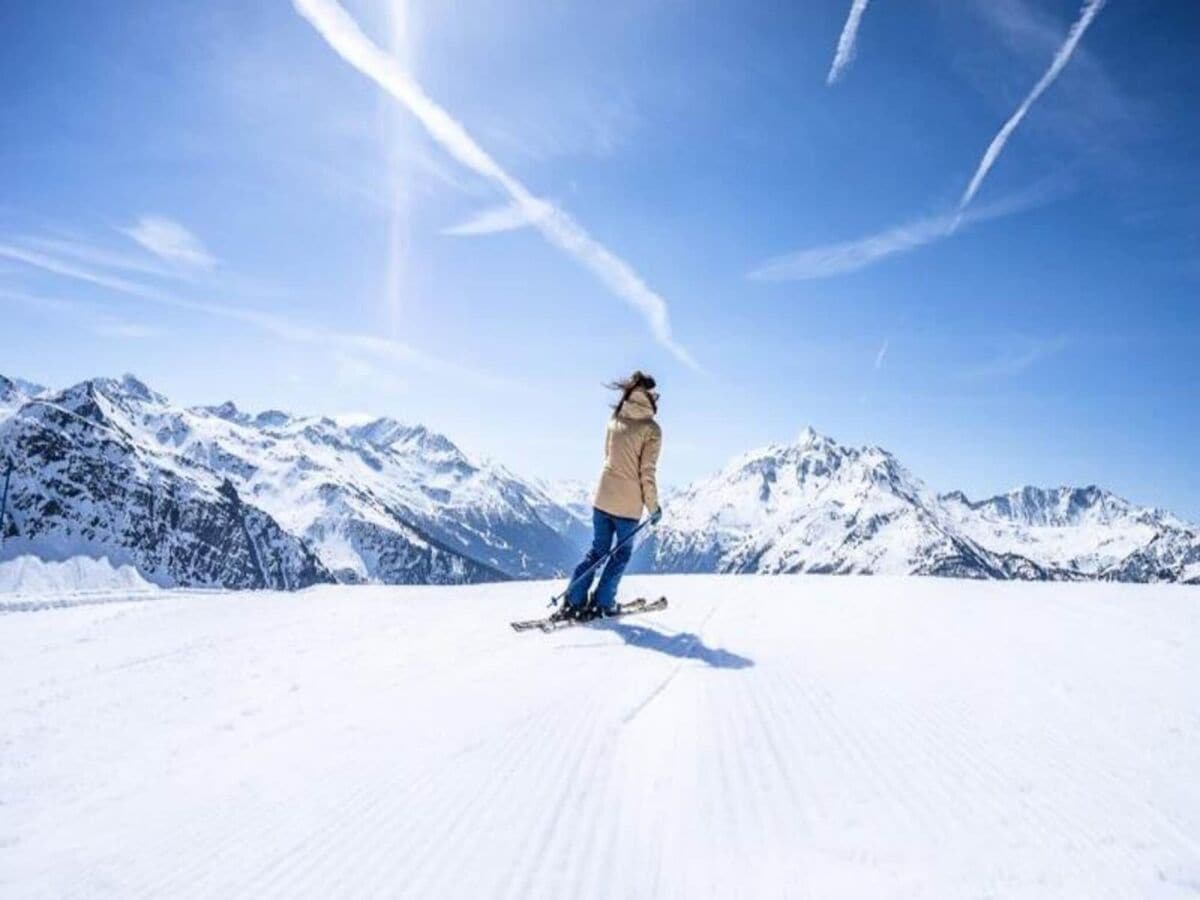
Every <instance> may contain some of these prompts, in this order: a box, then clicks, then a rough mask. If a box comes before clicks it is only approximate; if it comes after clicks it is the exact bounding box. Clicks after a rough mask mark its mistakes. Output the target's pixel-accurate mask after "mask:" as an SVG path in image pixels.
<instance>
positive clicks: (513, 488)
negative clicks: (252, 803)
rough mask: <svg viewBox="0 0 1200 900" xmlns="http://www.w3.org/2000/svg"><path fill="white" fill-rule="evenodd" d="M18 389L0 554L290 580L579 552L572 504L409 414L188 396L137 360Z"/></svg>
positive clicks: (388, 575) (464, 570) (156, 575)
mask: <svg viewBox="0 0 1200 900" xmlns="http://www.w3.org/2000/svg"><path fill="white" fill-rule="evenodd" d="M22 396H24V397H25V402H24V405H20V406H19V407H17V408H16V409H11V406H12V404H10V409H11V411H10V413H9V414H8V417H7V418H6V419H5V420H4V421H3V423H2V424H0V447H3V448H5V449H6V451H7V452H9V453H10V454H11V455H12V457H13V458H14V460H15V461H16V465H17V469H16V471H15V473H14V477H13V487H12V496H11V497H10V513H11V516H10V517H9V519H8V521H7V522H6V527H7V528H8V539H7V540H6V541H5V544H4V546H3V554H4V556H5V557H11V556H13V555H16V554H19V553H22V552H24V553H34V554H36V555H39V556H42V557H44V558H67V557H69V556H71V555H74V554H85V555H90V556H93V557H99V556H108V557H109V558H111V559H112V560H113V562H114V563H115V564H120V563H130V564H133V565H134V566H135V567H136V568H137V569H138V571H139V572H141V573H142V574H143V575H144V576H145V577H147V578H149V579H150V580H152V581H155V582H156V583H159V584H177V585H222V586H225V587H261V586H273V587H302V586H304V585H307V584H312V583H315V582H320V581H330V580H333V579H334V578H337V579H338V580H343V581H375V582H384V583H445V582H453V583H459V582H475V581H494V580H503V579H505V578H512V577H531V576H542V577H545V576H550V575H555V574H558V573H559V572H560V571H561V570H563V569H565V568H566V567H567V566H568V565H570V564H572V563H573V562H574V559H575V556H576V555H577V553H578V548H577V546H576V545H575V543H573V541H572V539H571V537H570V536H569V529H568V536H566V537H564V535H563V534H562V533H560V531H559V527H562V526H564V525H565V524H567V523H569V522H571V521H573V517H572V514H571V513H570V512H568V511H567V510H565V509H563V508H561V507H559V506H558V505H557V504H556V503H555V502H554V501H553V500H551V499H550V498H549V497H548V496H546V495H545V494H544V493H543V492H542V491H541V490H540V489H538V488H537V487H535V486H533V485H532V484H530V483H528V482H525V481H523V480H522V479H520V478H518V477H517V476H515V475H513V474H512V473H510V472H508V471H507V470H505V469H504V468H503V467H500V466H496V465H493V464H490V463H486V462H479V461H475V460H472V459H470V458H469V457H467V456H466V455H465V454H464V453H463V452H462V451H461V450H459V448H458V447H456V446H455V445H454V444H453V443H452V442H451V441H450V440H449V439H447V438H445V437H444V436H442V435H439V434H435V433H433V432H430V431H428V430H427V429H425V428H423V427H421V426H408V425H403V424H401V423H399V422H395V421H393V420H390V419H379V420H376V421H374V422H371V423H369V424H366V425H358V426H351V427H341V426H339V425H337V424H336V423H335V422H333V421H332V420H330V419H325V418H314V417H294V416H291V415H289V414H287V413H284V412H280V411H277V410H269V411H267V412H262V413H258V414H250V413H246V412H243V411H241V410H238V409H237V408H236V407H235V406H234V405H233V404H232V403H225V404H222V405H220V406H213V407H197V408H192V409H183V408H179V407H175V406H173V405H171V404H170V403H169V402H168V401H167V399H166V398H165V397H163V396H162V395H160V394H157V393H155V392H154V391H152V390H150V389H149V388H148V387H146V385H144V384H142V383H141V382H140V381H138V380H137V379H136V378H134V377H132V376H125V377H124V378H123V379H120V380H114V379H105V378H98V379H93V380H90V381H86V382H83V383H82V384H79V385H76V386H74V387H72V388H69V389H67V390H66V391H63V392H61V393H59V394H45V395H43V396H42V397H40V398H30V397H29V395H28V391H25V392H23V395H22ZM556 523H557V525H558V527H556Z"/></svg>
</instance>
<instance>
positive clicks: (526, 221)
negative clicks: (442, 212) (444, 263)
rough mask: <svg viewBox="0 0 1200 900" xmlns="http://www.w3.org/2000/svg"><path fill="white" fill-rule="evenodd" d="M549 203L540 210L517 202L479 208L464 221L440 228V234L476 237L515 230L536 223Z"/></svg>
mask: <svg viewBox="0 0 1200 900" xmlns="http://www.w3.org/2000/svg"><path fill="white" fill-rule="evenodd" d="M549 211H550V206H549V204H542V208H541V210H540V211H539V210H534V209H531V208H530V207H528V206H522V205H520V204H518V203H510V204H508V205H507V206H497V207H493V208H491V209H485V210H481V211H480V212H477V213H476V214H475V215H473V216H471V218H469V219H467V220H466V221H465V222H460V223H459V224H458V225H452V226H451V227H449V228H444V229H442V234H448V235H453V236H455V237H478V236H480V235H486V234H500V233H501V232H504V231H516V230H517V229H519V228H528V227H529V226H530V225H534V224H536V223H537V220H538V218H539V217H540V216H542V215H546V214H548V213H549Z"/></svg>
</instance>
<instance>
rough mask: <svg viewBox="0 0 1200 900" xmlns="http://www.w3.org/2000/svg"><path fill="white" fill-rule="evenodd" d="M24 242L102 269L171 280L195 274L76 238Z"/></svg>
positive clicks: (34, 239)
mask: <svg viewBox="0 0 1200 900" xmlns="http://www.w3.org/2000/svg"><path fill="white" fill-rule="evenodd" d="M20 243H22V244H24V245H25V246H27V247H32V248H34V249H36V250H43V251H45V252H47V253H55V254H58V255H59V256H65V257H68V258H70V259H74V260H78V261H79V262H82V263H86V264H87V265H90V266H99V267H100V268H102V269H112V270H115V271H119V272H130V273H133V274H137V275H149V276H152V277H154V278H167V279H171V280H176V279H179V280H184V279H188V278H190V277H191V276H190V273H186V272H183V271H182V270H180V269H179V268H178V267H174V266H165V265H162V264H160V263H156V262H154V261H153V260H151V259H148V258H146V257H144V256H142V255H139V256H133V255H131V254H129V253H121V252H118V251H115V250H111V249H109V248H107V247H101V246H97V245H96V244H93V243H89V242H87V241H84V240H78V239H75V238H66V237H40V236H30V237H24V238H21V239H20Z"/></svg>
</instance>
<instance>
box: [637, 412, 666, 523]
mask: <svg viewBox="0 0 1200 900" xmlns="http://www.w3.org/2000/svg"><path fill="white" fill-rule="evenodd" d="M661 451H662V429H661V428H659V427H658V425H656V424H655V425H653V426H652V427H651V428H649V429H648V430H647V432H646V442H645V443H644V444H643V445H642V458H641V462H640V464H639V471H638V476H639V478H640V480H641V482H642V503H644V504H645V505H646V509H648V510H649V511H650V512H654V511H655V510H656V509H658V454H659V453H660V452H661Z"/></svg>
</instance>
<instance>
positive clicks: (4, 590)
mask: <svg viewBox="0 0 1200 900" xmlns="http://www.w3.org/2000/svg"><path fill="white" fill-rule="evenodd" d="M153 589H154V585H152V584H150V583H149V582H147V581H145V580H143V579H142V577H141V576H140V575H138V573H137V571H136V570H135V569H134V568H133V567H132V566H114V565H113V564H112V563H110V562H109V561H108V560H107V559H92V558H91V557H87V556H76V557H72V558H71V559H66V560H62V561H61V562H46V561H45V560H43V559H39V558H38V557H36V556H18V557H17V558H16V559H8V560H5V561H4V562H0V594H31V595H35V596H39V597H40V596H44V595H47V594H50V595H54V596H55V597H63V596H71V595H78V594H84V593H88V592H91V591H105V592H115V591H121V592H126V593H128V592H138V591H148V590H153ZM2 605H3V604H0V606H2Z"/></svg>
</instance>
